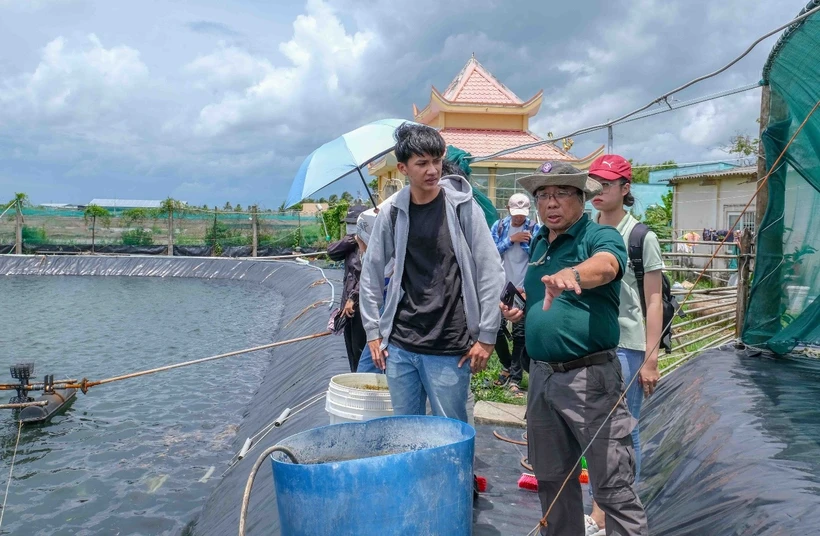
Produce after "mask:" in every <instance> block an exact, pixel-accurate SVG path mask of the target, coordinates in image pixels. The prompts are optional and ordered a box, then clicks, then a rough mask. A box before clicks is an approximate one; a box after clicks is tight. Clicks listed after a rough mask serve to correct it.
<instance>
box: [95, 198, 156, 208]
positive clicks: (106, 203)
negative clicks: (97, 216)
mask: <svg viewBox="0 0 820 536" xmlns="http://www.w3.org/2000/svg"><path fill="white" fill-rule="evenodd" d="M88 204H89V205H99V206H101V207H107V208H159V207H160V205H161V204H162V201H157V200H153V199H92V200H91V201H89V202H88Z"/></svg>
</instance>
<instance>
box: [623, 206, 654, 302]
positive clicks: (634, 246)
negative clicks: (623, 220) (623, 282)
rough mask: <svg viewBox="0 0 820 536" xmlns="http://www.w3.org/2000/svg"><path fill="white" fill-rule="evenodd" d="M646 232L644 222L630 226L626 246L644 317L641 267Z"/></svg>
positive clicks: (642, 272) (642, 273) (644, 297)
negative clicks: (627, 244) (630, 230)
mask: <svg viewBox="0 0 820 536" xmlns="http://www.w3.org/2000/svg"><path fill="white" fill-rule="evenodd" d="M647 233H649V227H647V226H646V224H644V223H640V222H638V223H636V224H635V227H633V228H632V232H630V233H629V242H628V243H629V246H628V247H627V253H628V254H629V264H630V266H631V267H632V271H633V272H635V281H636V282H637V284H638V294H639V295H640V296H641V311H643V316H644V318H646V296H645V295H644V289H643V278H644V273H645V272H644V269H643V243H644V240H646V235H647Z"/></svg>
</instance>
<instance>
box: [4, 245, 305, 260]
mask: <svg viewBox="0 0 820 536" xmlns="http://www.w3.org/2000/svg"><path fill="white" fill-rule="evenodd" d="M23 251H24V253H37V254H40V253H42V254H49V253H58V254H59V253H63V254H71V253H91V244H73V245H61V244H38V245H37V246H31V245H29V244H23ZM300 251H301V252H302V253H314V252H316V251H318V249H317V248H314V247H310V248H301V250H300ZM12 252H14V245H13V244H12V245H0V254H5V253H12ZM94 253H99V254H115V255H165V254H166V253H168V246H163V245H158V246H123V245H116V244H115V245H97V246H95V247H94ZM213 253H214V248H213V246H174V256H175V257H212V256H213ZM252 253H253V248H252V247H251V246H231V247H226V248H225V249H224V250H223V251H222V255H219V256H221V257H250V256H251V254H252ZM293 253H294V250H293V249H292V248H285V247H275V246H264V247H259V248H257V251H256V255H257V257H273V256H279V255H291V254H293Z"/></svg>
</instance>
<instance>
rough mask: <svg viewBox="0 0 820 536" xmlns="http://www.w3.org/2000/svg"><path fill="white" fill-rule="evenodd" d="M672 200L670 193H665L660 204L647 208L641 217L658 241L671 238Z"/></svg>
mask: <svg viewBox="0 0 820 536" xmlns="http://www.w3.org/2000/svg"><path fill="white" fill-rule="evenodd" d="M672 199H673V192H672V191H669V192H667V193H665V194H664V195H663V196H662V197H661V204H660V205H652V206H651V207H649V208H647V209H646V213H644V215H643V222H644V223H645V224H646V226H647V227H649V228H650V229H651V230H652V231H654V233H655V234H656V235H657V236H658V238H659V239H660V240H668V239H669V238H670V237H671V236H672Z"/></svg>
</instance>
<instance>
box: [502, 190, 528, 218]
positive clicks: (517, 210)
mask: <svg viewBox="0 0 820 536" xmlns="http://www.w3.org/2000/svg"><path fill="white" fill-rule="evenodd" d="M507 206H508V207H509V208H510V216H529V215H530V198H529V197H527V196H526V195H524V194H512V195H511V196H510V201H509V202H508V203H507Z"/></svg>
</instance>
